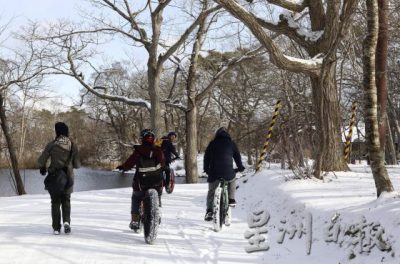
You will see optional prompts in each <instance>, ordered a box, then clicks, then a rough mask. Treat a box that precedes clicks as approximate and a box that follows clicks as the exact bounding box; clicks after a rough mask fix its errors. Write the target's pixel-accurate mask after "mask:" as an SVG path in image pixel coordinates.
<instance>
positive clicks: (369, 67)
mask: <svg viewBox="0 0 400 264" xmlns="http://www.w3.org/2000/svg"><path fill="white" fill-rule="evenodd" d="M366 7H367V25H368V29H367V30H368V32H367V36H366V38H365V40H364V43H363V66H364V69H363V75H364V76H363V77H364V89H365V111H364V113H365V133H366V140H367V146H368V154H369V159H370V164H371V170H372V175H373V177H374V181H375V187H376V192H377V196H378V197H379V196H380V195H381V193H382V192H392V191H393V186H392V183H391V181H390V179H389V176H388V173H387V170H386V167H385V165H384V159H383V155H382V151H381V149H380V142H379V127H378V109H377V105H378V102H377V101H378V98H377V88H376V82H375V81H376V80H375V52H376V45H377V38H378V23H379V20H378V3H377V0H366Z"/></svg>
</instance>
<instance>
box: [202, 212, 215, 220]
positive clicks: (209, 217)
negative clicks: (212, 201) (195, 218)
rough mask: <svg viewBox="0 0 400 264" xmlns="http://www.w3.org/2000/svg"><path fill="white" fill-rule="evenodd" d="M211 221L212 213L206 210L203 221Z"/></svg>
mask: <svg viewBox="0 0 400 264" xmlns="http://www.w3.org/2000/svg"><path fill="white" fill-rule="evenodd" d="M212 219H213V212H212V211H211V210H207V212H206V215H205V216H204V221H211V220H212Z"/></svg>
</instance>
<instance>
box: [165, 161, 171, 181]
mask: <svg viewBox="0 0 400 264" xmlns="http://www.w3.org/2000/svg"><path fill="white" fill-rule="evenodd" d="M169 165H170V164H169V163H167V164H165V169H164V171H165V186H168V185H169V182H170V179H171V169H170V167H169Z"/></svg>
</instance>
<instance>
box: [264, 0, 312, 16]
mask: <svg viewBox="0 0 400 264" xmlns="http://www.w3.org/2000/svg"><path fill="white" fill-rule="evenodd" d="M268 2H269V3H271V4H274V5H277V6H280V7H283V8H285V9H287V10H290V11H293V12H297V13H300V12H301V11H303V10H304V9H305V8H306V3H305V1H303V0H268Z"/></svg>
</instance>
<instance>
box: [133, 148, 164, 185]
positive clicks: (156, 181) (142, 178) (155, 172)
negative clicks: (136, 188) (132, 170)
mask: <svg viewBox="0 0 400 264" xmlns="http://www.w3.org/2000/svg"><path fill="white" fill-rule="evenodd" d="M136 174H137V177H138V180H139V185H140V189H142V190H147V189H150V188H157V187H161V186H162V168H161V164H160V163H159V162H157V160H156V159H155V158H150V157H146V156H143V155H140V158H139V162H138V164H137V167H136Z"/></svg>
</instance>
